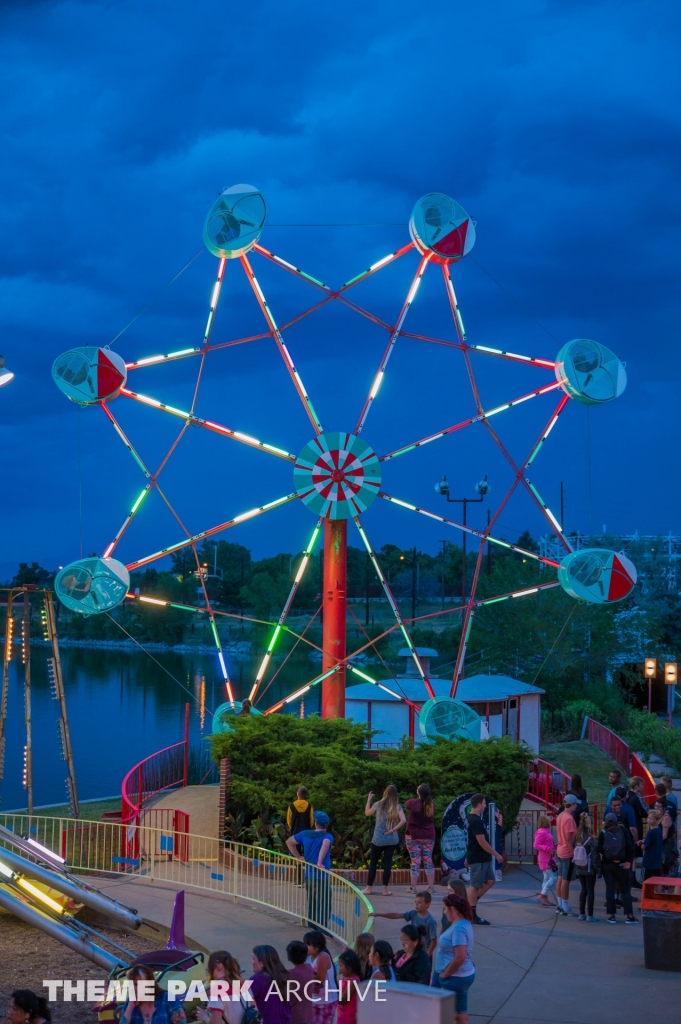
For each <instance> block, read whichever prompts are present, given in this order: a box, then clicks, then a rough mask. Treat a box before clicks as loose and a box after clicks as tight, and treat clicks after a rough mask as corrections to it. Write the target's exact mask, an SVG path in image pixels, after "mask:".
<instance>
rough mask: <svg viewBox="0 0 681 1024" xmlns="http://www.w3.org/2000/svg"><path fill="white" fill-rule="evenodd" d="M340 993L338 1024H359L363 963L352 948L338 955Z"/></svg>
mask: <svg viewBox="0 0 681 1024" xmlns="http://www.w3.org/2000/svg"><path fill="white" fill-rule="evenodd" d="M338 969H339V971H340V980H339V983H338V984H339V986H340V994H339V997H338V1014H337V1017H336V1024H357V989H358V986H359V985H360V974H361V971H362V965H361V963H360V960H359V957H358V956H357V954H356V953H355V952H354V951H353V950H352V949H346V950H345V951H344V952H343V953H341V955H340V956H339V957H338Z"/></svg>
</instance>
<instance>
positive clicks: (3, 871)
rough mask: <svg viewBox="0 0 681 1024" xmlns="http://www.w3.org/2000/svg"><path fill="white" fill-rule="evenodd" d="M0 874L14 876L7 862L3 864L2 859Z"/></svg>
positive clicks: (8, 876) (7, 876)
mask: <svg viewBox="0 0 681 1024" xmlns="http://www.w3.org/2000/svg"><path fill="white" fill-rule="evenodd" d="M0 874H2V875H4V876H5V877H6V878H14V872H13V871H12V870H11V869H10V868H8V867H7V865H6V864H3V863H2V861H0Z"/></svg>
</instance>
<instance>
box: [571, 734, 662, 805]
mask: <svg viewBox="0 0 681 1024" xmlns="http://www.w3.org/2000/svg"><path fill="white" fill-rule="evenodd" d="M586 738H587V739H588V740H589V742H590V743H593V744H594V746H595V747H598V748H599V749H600V750H602V751H603V752H604V753H606V754H608V756H609V757H611V758H612V759H613V761H615V762H616V763H617V764H618V765H619V767H620V768H621V769H622V771H623V772H624V774H625V775H626V776H627V778H629V777H631V776H633V775H638V776H639V777H640V778H642V779H643V782H644V789H643V798H644V800H650V799H651V798H652V797H654V796H655V780H654V779H653V777H652V775H651V774H650V772H649V771H648V769H647V768H646V766H645V765H644V763H643V761H642V760H641V759H640V757H639V756H638V754H634V753H632V751H631V749H630V747H629V744H628V743H625V742H624V740H623V739H622V738H621V736H618V735H617V733H615V732H613V731H612V729H608V728H607V726H605V725H601V723H600V722H595V721H594V720H593V718H587V719H586Z"/></svg>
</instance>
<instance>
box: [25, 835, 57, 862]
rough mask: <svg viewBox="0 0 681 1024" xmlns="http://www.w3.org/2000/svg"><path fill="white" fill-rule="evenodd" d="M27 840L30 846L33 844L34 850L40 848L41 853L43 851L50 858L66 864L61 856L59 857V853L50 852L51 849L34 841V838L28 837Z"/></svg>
mask: <svg viewBox="0 0 681 1024" xmlns="http://www.w3.org/2000/svg"><path fill="white" fill-rule="evenodd" d="M27 842H29V843H30V844H31V846H35V848H36V850H40V852H41V853H44V854H46V856H48V857H51V858H52V860H58V861H59V863H60V864H66V861H65V860H64V858H63V857H60V856H59V854H57V853H52V850H48V849H47V847H46V846H41V845H40V843H37V842H36V841H35V839H28V840H27Z"/></svg>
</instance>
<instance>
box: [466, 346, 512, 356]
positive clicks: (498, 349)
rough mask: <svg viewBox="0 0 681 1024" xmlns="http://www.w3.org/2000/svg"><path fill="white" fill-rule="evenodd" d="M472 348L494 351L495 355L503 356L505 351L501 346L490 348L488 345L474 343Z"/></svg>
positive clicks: (481, 350) (480, 350) (479, 350)
mask: <svg viewBox="0 0 681 1024" xmlns="http://www.w3.org/2000/svg"><path fill="white" fill-rule="evenodd" d="M471 347H472V348H475V349H477V351H478V352H493V353H494V355H495V356H503V354H504V353H503V352H502V350H501V349H500V348H489V347H488V346H487V345H473V346H471Z"/></svg>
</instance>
